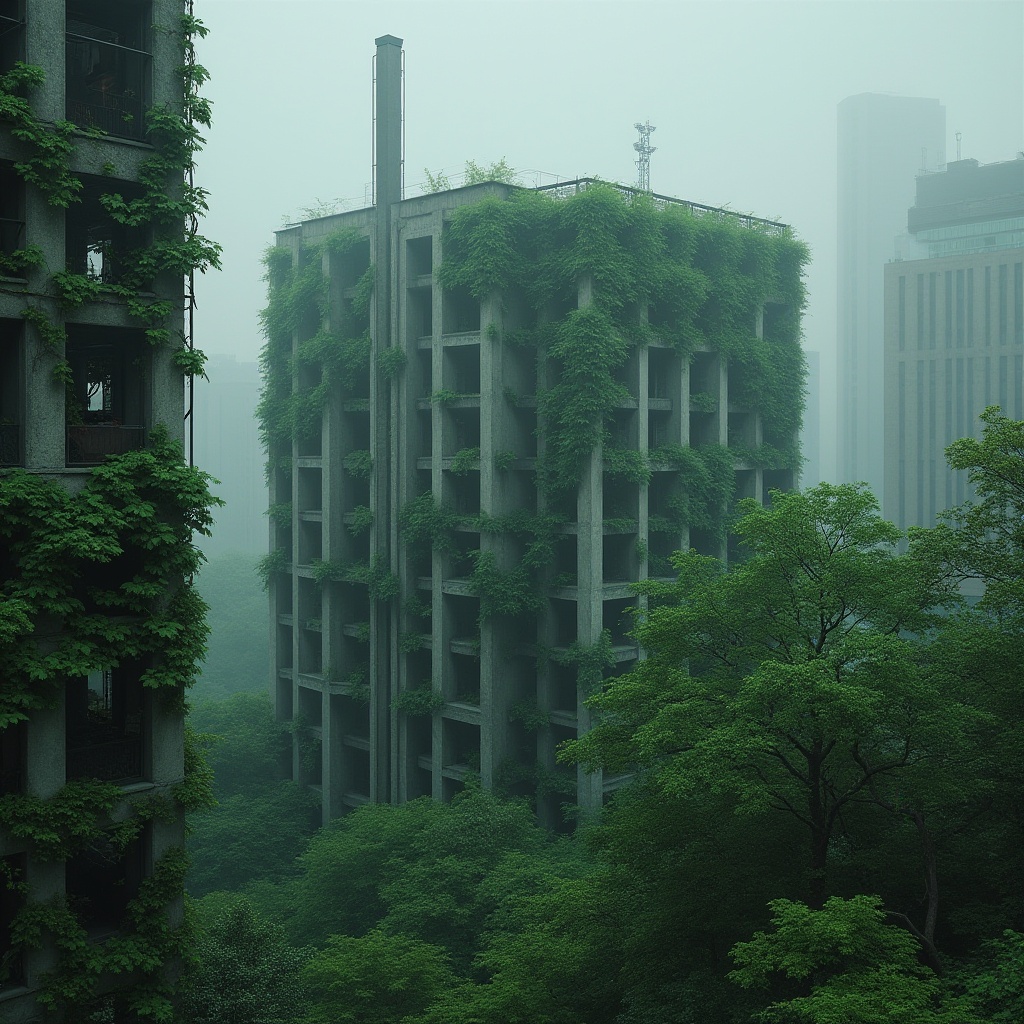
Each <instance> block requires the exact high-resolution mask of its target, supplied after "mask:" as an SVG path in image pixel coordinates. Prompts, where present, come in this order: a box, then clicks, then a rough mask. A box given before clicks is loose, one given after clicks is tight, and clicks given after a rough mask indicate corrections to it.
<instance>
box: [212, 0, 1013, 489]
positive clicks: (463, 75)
mask: <svg viewBox="0 0 1024 1024" xmlns="http://www.w3.org/2000/svg"><path fill="white" fill-rule="evenodd" d="M196 14H197V15H198V16H199V17H200V18H202V19H203V20H204V21H205V22H206V24H207V25H208V27H209V28H210V30H211V35H210V37H209V38H208V39H207V40H206V41H205V42H204V43H203V44H202V46H201V50H200V60H201V62H202V63H204V64H205V65H206V66H207V68H208V69H209V71H210V72H211V75H212V80H211V82H210V83H209V86H208V88H207V89H206V93H207V95H209V97H210V98H211V99H212V100H213V101H214V114H215V123H214V128H213V131H212V132H211V133H210V136H209V142H208V146H207V149H206V152H205V153H204V154H203V155H202V156H201V158H200V175H199V179H200V184H202V185H204V186H205V187H207V188H209V189H210V191H211V208H212V209H211V215H210V217H209V219H208V222H207V226H206V227H207V233H208V234H210V235H211V236H212V237H213V238H215V239H217V240H219V241H220V242H221V243H222V244H223V245H224V246H225V269H224V271H223V272H222V273H221V274H217V275H212V276H211V277H210V278H209V279H207V280H205V281H202V282H200V289H199V301H200V308H199V316H198V320H197V341H198V343H199V344H200V346H201V347H202V348H204V349H206V350H207V351H209V352H229V353H234V354H236V355H237V356H238V358H240V359H241V358H251V359H255V358H256V354H257V352H258V350H259V346H260V344H261V341H260V338H259V333H258V327H257V311H258V309H259V307H260V305H261V304H262V301H263V286H262V283H261V282H260V280H259V278H260V268H259V262H258V261H259V254H260V252H261V251H262V250H263V248H264V247H265V246H266V245H268V244H270V242H271V241H272V233H273V230H274V228H276V227H279V226H280V225H281V223H282V222H283V220H284V219H285V218H286V217H289V216H295V217H300V216H301V215H302V209H303V208H304V207H307V206H310V205H312V204H314V203H315V201H316V200H318V199H319V200H331V199H334V198H338V197H344V198H352V199H354V200H355V202H354V205H355V206H362V205H363V196H364V194H365V189H366V183H367V182H368V181H369V179H370V60H371V57H372V54H373V50H374V43H373V41H374V38H375V37H376V36H379V35H383V34H385V33H390V34H393V35H397V36H400V37H402V38H403V39H404V40H405V50H406V182H407V185H409V186H411V185H413V184H414V183H416V182H419V181H422V180H423V174H422V168H424V167H429V168H430V169H431V170H438V169H441V168H444V169H446V170H448V171H450V172H457V171H458V170H460V169H461V167H462V164H463V162H464V160H465V159H466V158H474V159H476V160H478V161H481V162H490V161H492V160H496V159H498V158H500V157H502V156H504V157H506V158H507V159H508V161H509V163H510V164H512V165H513V166H514V167H517V168H520V169H527V168H529V169H535V170H541V171H546V172H551V173H553V174H557V175H560V176H564V177H574V176H576V175H582V174H593V175H598V176H601V177H606V178H612V179H618V180H623V181H633V180H635V176H636V169H635V167H634V165H633V159H634V157H635V154H634V152H633V148H632V145H633V142H634V141H635V139H636V133H635V131H634V129H633V124H634V122H636V121H644V120H649V121H650V122H651V123H652V124H654V125H655V126H656V127H657V131H656V132H655V134H654V136H653V137H652V142H653V143H654V144H655V145H656V146H657V147H658V149H657V152H656V153H655V154H654V155H653V157H652V163H651V185H652V187H653V188H654V190H655V191H657V192H662V193H667V194H670V195H676V196H680V197H683V198H686V199H691V200H694V201H697V202H701V203H707V204H709V205H715V206H718V205H729V206H731V207H732V208H733V209H737V210H743V211H748V212H752V213H755V214H758V215H760V216H765V217H777V218H779V219H781V220H784V221H786V222H788V223H791V224H793V225H794V227H795V229H796V231H797V232H798V234H799V235H800V236H801V237H802V238H804V239H805V240H806V241H807V242H808V243H809V245H810V246H811V249H812V252H813V256H814V264H813V266H812V268H811V270H810V273H809V275H808V285H809V290H810V306H809V309H808V316H807V318H806V321H805V336H806V344H807V347H809V348H817V349H820V350H821V351H822V353H823V369H824V371H825V374H826V381H825V386H826V388H827V387H832V388H834V380H832V379H831V378H830V377H829V375H830V374H832V373H833V372H834V371H833V351H834V345H835V291H836V288H835V245H836V241H835V222H836V196H835V192H836V166H835V164H836V156H835V153H836V104H837V103H838V102H839V101H840V100H841V99H843V98H844V97H845V96H849V95H852V94H855V93H859V92H892V93H897V94H902V95H914V96H929V97H935V98H937V99H939V100H940V101H941V102H942V103H944V104H945V106H946V120H947V126H948V132H949V139H948V141H947V153H948V154H949V156H950V157H952V156H953V155H954V153H955V142H954V141H953V134H954V132H956V131H958V130H959V131H961V132H962V133H963V155H964V156H973V157H976V158H977V159H979V160H981V161H982V162H988V161H992V160H1001V159H1010V158H1012V157H1013V156H1014V155H1015V154H1016V153H1017V151H1018V150H1021V149H1024V5H1022V4H1021V3H1019V2H1008V0H1007V2H992V3H986V2H982V0H970V2H956V0H945V2H933V0H901V2H882V0H879V2H866V0H859V2H856V3H851V2H844V0H837V2H831V0H814V2H807V0H793V2H781V0H757V2H743V0H736V2H732V0H717V2H713V3H712V2H680V0H676V2H674V3H671V4H665V3H654V2H647V0H632V2H621V0H619V2H612V0H608V2H603V0H602V2H595V0H589V2H586V3H583V2H566V0H546V2H539V0H487V2H482V0H475V2H472V3H444V2H433V0H431V2H427V0H421V2H418V3H389V2H386V0H373V2H369V3H368V2H363V0H196ZM528 177H529V176H528ZM548 180H550V179H548ZM828 393H829V392H827V391H826V394H828ZM832 408H833V403H831V402H824V403H823V411H824V412H825V413H826V414H827V412H828V411H829V410H831V409H832ZM828 436H829V435H828V431H826V436H825V452H827V451H828ZM823 454H824V453H823ZM823 468H824V469H826V475H828V474H827V470H828V468H829V467H828V460H827V457H826V461H825V466H824V467H823Z"/></svg>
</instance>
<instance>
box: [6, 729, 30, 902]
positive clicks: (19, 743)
mask: <svg viewBox="0 0 1024 1024" xmlns="http://www.w3.org/2000/svg"><path fill="white" fill-rule="evenodd" d="M24 785H25V723H24V722H18V723H17V724H15V725H9V726H7V728H6V729H0V794H3V793H20V792H22V790H23V788H24ZM0 883H2V879H0Z"/></svg>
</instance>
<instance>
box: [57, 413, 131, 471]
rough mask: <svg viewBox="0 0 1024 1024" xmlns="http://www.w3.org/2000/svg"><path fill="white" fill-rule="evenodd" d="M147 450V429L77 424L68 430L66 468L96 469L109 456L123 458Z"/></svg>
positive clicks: (105, 424) (101, 424)
mask: <svg viewBox="0 0 1024 1024" xmlns="http://www.w3.org/2000/svg"><path fill="white" fill-rule="evenodd" d="M145 446H146V428H145V427H134V426H132V427H126V426H119V425H116V424H113V423H84V424H78V425H77V426H73V427H68V430H67V465H69V466H96V465H99V464H100V463H101V462H102V461H103V460H104V459H105V458H106V457H107V456H108V455H124V454H125V453H126V452H134V451H138V450H139V449H140V448H144V447H145Z"/></svg>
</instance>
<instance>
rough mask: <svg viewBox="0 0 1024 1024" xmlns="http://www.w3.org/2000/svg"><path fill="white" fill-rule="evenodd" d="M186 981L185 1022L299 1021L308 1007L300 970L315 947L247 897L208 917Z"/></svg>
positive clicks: (258, 1023) (268, 1023) (246, 1023)
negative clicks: (297, 943)
mask: <svg viewBox="0 0 1024 1024" xmlns="http://www.w3.org/2000/svg"><path fill="white" fill-rule="evenodd" d="M205 924H206V927H205V928H204V929H201V930H200V936H199V939H198V941H197V943H196V946H195V949H194V957H193V959H192V961H191V963H190V964H189V965H188V967H187V968H186V971H185V974H184V977H183V978H182V982H181V986H180V995H181V1004H182V1016H183V1021H184V1024H295V1021H297V1020H300V1019H301V1018H302V1014H303V1011H304V1010H305V1008H306V996H305V991H304V988H303V986H302V984H301V983H300V972H301V970H302V967H303V965H304V964H305V963H306V961H307V960H308V959H309V955H310V953H309V951H308V950H303V949H293V948H292V947H291V946H289V945H288V942H287V940H286V939H285V936H284V931H283V929H282V928H280V927H279V926H277V925H273V924H270V923H268V922H267V921H265V920H263V919H262V918H260V916H259V915H258V914H257V913H256V912H255V911H254V910H253V908H252V906H251V905H250V904H249V903H248V902H247V901H246V900H244V899H241V898H237V899H234V900H231V901H230V902H228V903H227V904H222V905H221V907H220V908H219V910H218V911H217V912H216V914H215V916H214V917H213V919H212V920H208V921H206V922H205Z"/></svg>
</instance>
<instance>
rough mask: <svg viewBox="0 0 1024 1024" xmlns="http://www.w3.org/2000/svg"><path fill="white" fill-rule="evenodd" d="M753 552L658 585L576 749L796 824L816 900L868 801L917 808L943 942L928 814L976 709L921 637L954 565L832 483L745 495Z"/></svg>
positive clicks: (683, 564) (910, 816) (685, 567)
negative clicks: (628, 654) (633, 646)
mask: <svg viewBox="0 0 1024 1024" xmlns="http://www.w3.org/2000/svg"><path fill="white" fill-rule="evenodd" d="M740 509H741V512H742V516H741V518H740V519H739V521H738V523H737V524H736V527H735V530H736V532H737V534H738V535H739V536H740V538H741V540H742V541H743V543H744V545H745V547H746V549H747V552H748V557H747V558H746V560H744V561H742V562H740V563H738V564H736V565H735V566H733V567H731V568H730V569H729V571H727V572H725V571H722V569H721V567H720V565H719V564H718V563H717V562H715V561H714V560H713V559H707V558H702V557H701V556H699V555H697V554H695V553H693V552H691V553H689V554H680V555H677V556H676V565H677V568H678V569H679V580H678V582H677V583H676V584H672V585H667V584H658V583H652V584H648V585H647V587H646V590H647V592H648V593H649V594H650V596H651V600H652V608H651V610H650V612H649V613H648V615H647V616H646V618H645V619H644V620H642V621H641V622H640V624H639V626H638V628H637V637H638V639H639V640H640V642H641V643H642V644H643V645H644V647H645V648H646V649H647V650H648V652H649V654H650V657H649V658H648V659H647V660H646V661H643V662H640V664H639V666H638V667H637V669H636V670H634V671H633V672H632V673H630V674H628V675H626V676H622V677H619V678H617V679H614V680H611V681H610V682H609V683H608V684H607V686H606V688H605V690H604V692H603V693H601V694H599V695H597V696H596V697H594V698H592V700H591V702H590V704H591V707H592V708H593V709H594V710H595V712H597V713H598V714H599V715H600V716H601V720H600V723H599V724H598V726H597V727H596V728H595V729H594V730H593V731H592V732H591V733H590V734H588V735H587V736H586V737H584V738H582V739H581V740H579V741H576V742H575V743H574V744H570V745H569V747H568V750H567V751H566V755H565V756H567V757H569V758H572V759H575V760H578V761H582V762H584V763H586V764H588V765H591V766H599V765H603V766H606V767H608V768H610V769H612V770H623V769H626V768H630V767H636V766H640V767H642V768H643V769H644V770H645V771H646V772H647V773H648V776H649V777H650V778H652V779H653V780H654V781H655V784H656V785H657V786H658V787H659V788H660V789H661V790H662V791H663V792H664V793H666V794H668V795H671V796H688V795H690V794H695V793H698V792H710V793H713V794H720V795H728V796H730V797H731V798H732V799H734V800H735V801H736V804H737V808H738V809H739V810H740V811H745V812H755V813H761V812H765V811H771V812H775V813H781V814H783V815H786V816H788V817H790V818H792V819H794V820H795V821H796V822H797V823H799V824H800V826H802V830H803V833H804V837H805V839H804V850H805V852H804V855H803V856H804V865H805V868H806V871H807V879H808V886H807V890H806V893H807V897H808V899H809V901H810V903H811V904H812V905H813V906H817V907H820V906H821V905H822V904H823V903H824V901H825V898H826V896H827V895H828V894H829V889H830V880H829V877H828V874H827V872H828V868H829V863H830V857H831V856H833V855H834V851H835V849H836V846H837V840H839V839H840V838H846V837H848V836H849V835H850V831H851V829H852V828H853V826H854V825H855V824H856V822H857V819H858V816H860V817H863V814H864V807H865V805H873V806H874V807H875V808H876V810H877V811H878V813H882V814H884V815H900V816H903V817H906V818H907V820H908V821H912V822H913V825H914V827H915V829H916V830H917V832H918V834H919V837H920V840H921V845H920V849H921V853H922V856H923V858H924V861H925V867H926V870H925V881H926V885H927V886H928V896H929V898H928V901H927V906H926V908H925V913H924V919H923V920H922V921H920V922H918V924H917V926H916V927H917V930H918V932H919V934H920V937H921V940H922V943H923V944H924V946H925V948H926V949H928V950H929V951H930V953H931V955H932V956H933V958H934V956H935V952H934V948H933V941H934V930H935V925H936V913H937V906H938V902H937V901H938V892H937V879H936V872H935V864H934V856H933V853H934V850H933V844H932V842H931V835H930V832H929V830H928V821H927V814H928V812H929V811H930V810H931V809H933V808H934V807H935V806H937V805H938V804H940V803H942V802H943V801H953V800H957V799H963V798H964V791H965V789H967V788H969V785H970V781H969V773H968V772H967V770H966V766H967V764H968V762H969V761H970V759H971V756H972V742H971V741H972V737H973V730H974V729H975V728H976V727H977V726H978V724H979V722H980V721H982V720H983V716H982V715H981V713H980V712H978V711H977V710H976V709H975V708H973V707H971V706H967V705H965V703H964V702H963V701H962V699H961V696H962V695H961V694H959V693H958V692H957V691H956V680H955V678H952V677H950V676H949V674H948V673H946V672H944V671H942V670H941V668H940V667H936V666H934V665H933V664H932V663H930V662H929V661H928V659H927V658H926V656H925V652H926V648H925V646H924V643H923V641H922V640H921V639H920V637H922V636H924V635H926V633H927V631H929V630H932V629H934V628H935V627H936V626H937V625H938V624H939V622H940V621H941V616H940V614H939V613H940V612H941V611H942V610H943V609H945V608H948V607H950V606H952V605H954V604H955V602H956V594H955V586H954V584H953V582H952V581H951V580H950V579H949V578H948V573H947V570H946V569H945V567H944V566H941V565H936V564H935V563H934V562H932V561H930V560H929V559H927V558H924V557H921V556H920V554H919V552H918V550H917V548H916V547H915V545H913V544H912V545H911V549H910V551H908V552H907V553H906V554H898V553H897V551H896V545H897V542H898V541H899V540H900V537H901V535H900V532H899V531H898V530H897V529H896V528H895V527H894V526H892V524H890V523H888V522H886V521H885V520H883V519H882V518H881V517H880V516H879V514H878V506H877V503H876V501H875V499H874V498H873V496H872V495H871V494H870V493H869V492H867V491H866V490H865V489H863V488H860V487H854V486H841V487H834V486H831V485H828V484H822V485H821V486H819V487H816V488H813V489H811V490H809V491H807V492H805V493H802V494H801V493H792V494H782V493H779V492H773V495H772V504H771V505H770V506H769V507H767V508H762V507H761V506H759V505H757V504H756V503H755V502H753V501H747V502H744V503H741V506H740Z"/></svg>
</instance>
